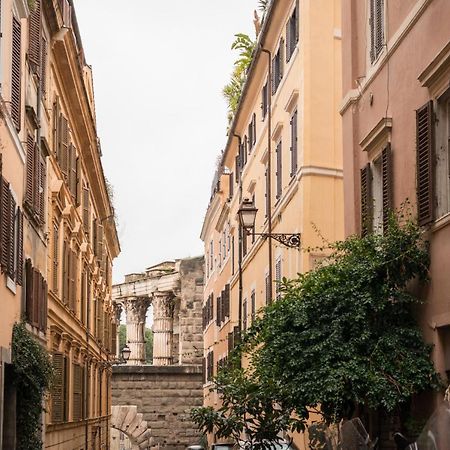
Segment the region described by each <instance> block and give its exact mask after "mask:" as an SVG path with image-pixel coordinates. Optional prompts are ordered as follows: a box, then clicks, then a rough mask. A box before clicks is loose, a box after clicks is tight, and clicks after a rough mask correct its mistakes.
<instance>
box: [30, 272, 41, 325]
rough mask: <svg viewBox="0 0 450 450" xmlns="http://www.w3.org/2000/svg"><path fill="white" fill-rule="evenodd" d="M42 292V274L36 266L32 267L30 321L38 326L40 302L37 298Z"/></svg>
mask: <svg viewBox="0 0 450 450" xmlns="http://www.w3.org/2000/svg"><path fill="white" fill-rule="evenodd" d="M41 292H42V276H41V274H40V273H39V271H38V270H37V269H36V268H33V313H32V319H31V323H32V324H33V326H35V327H39V313H40V310H41V308H40V304H39V299H40V296H41Z"/></svg>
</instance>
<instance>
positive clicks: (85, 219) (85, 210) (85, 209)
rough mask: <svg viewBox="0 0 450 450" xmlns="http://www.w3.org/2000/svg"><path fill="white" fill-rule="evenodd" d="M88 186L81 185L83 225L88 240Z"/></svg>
mask: <svg viewBox="0 0 450 450" xmlns="http://www.w3.org/2000/svg"><path fill="white" fill-rule="evenodd" d="M89 219H90V211H89V188H87V187H86V186H84V187H83V227H84V231H85V233H86V234H87V237H88V240H89V234H90V233H89V231H90V228H91V227H90V221H89Z"/></svg>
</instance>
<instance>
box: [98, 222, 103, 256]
mask: <svg viewBox="0 0 450 450" xmlns="http://www.w3.org/2000/svg"><path fill="white" fill-rule="evenodd" d="M97 223H98V222H97ZM97 228H98V229H97V258H99V259H100V260H102V258H103V225H98V227H97Z"/></svg>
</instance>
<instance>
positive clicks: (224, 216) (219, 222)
mask: <svg viewBox="0 0 450 450" xmlns="http://www.w3.org/2000/svg"><path fill="white" fill-rule="evenodd" d="M229 212H230V207H229V206H228V204H227V203H224V204H223V206H222V210H221V211H220V215H219V218H218V219H217V223H216V231H217V232H219V233H220V232H221V231H222V229H223V225H224V223H225V221H226V220H227V217H228V214H229Z"/></svg>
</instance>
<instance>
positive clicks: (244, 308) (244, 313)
mask: <svg viewBox="0 0 450 450" xmlns="http://www.w3.org/2000/svg"><path fill="white" fill-rule="evenodd" d="M242 328H243V329H244V330H246V329H247V299H244V301H243V302H242Z"/></svg>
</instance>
